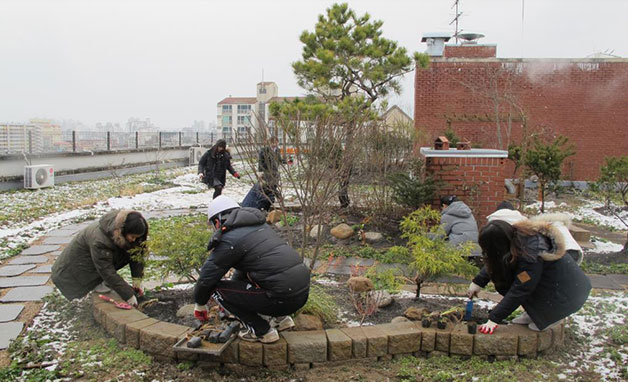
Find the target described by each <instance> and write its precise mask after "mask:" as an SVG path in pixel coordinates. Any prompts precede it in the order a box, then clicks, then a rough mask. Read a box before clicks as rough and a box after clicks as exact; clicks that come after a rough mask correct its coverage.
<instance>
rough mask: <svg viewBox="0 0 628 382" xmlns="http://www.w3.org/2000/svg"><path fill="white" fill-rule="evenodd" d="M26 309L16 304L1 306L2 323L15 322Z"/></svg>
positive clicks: (0, 317)
mask: <svg viewBox="0 0 628 382" xmlns="http://www.w3.org/2000/svg"><path fill="white" fill-rule="evenodd" d="M23 309H24V305H19V304H14V305H0V322H8V321H13V320H15V319H16V318H17V317H18V316H19V315H20V313H22V310H23Z"/></svg>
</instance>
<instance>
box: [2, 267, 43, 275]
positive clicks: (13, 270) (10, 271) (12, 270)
mask: <svg viewBox="0 0 628 382" xmlns="http://www.w3.org/2000/svg"><path fill="white" fill-rule="evenodd" d="M33 268H35V265H33V264H24V265H7V266H6V267H2V268H0V276H17V275H21V274H22V273H24V272H26V271H28V270H30V269H33Z"/></svg>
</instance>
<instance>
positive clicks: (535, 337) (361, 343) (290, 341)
mask: <svg viewBox="0 0 628 382" xmlns="http://www.w3.org/2000/svg"><path fill="white" fill-rule="evenodd" d="M108 295H109V296H110V297H112V298H114V299H116V300H118V301H120V300H121V299H120V297H119V296H118V295H117V294H116V293H115V292H110V293H109V294H108ZM92 304H93V308H92V309H93V311H92V313H93V316H94V319H95V320H96V321H97V322H98V323H99V324H100V325H101V326H102V327H103V328H105V330H106V331H107V332H108V333H109V334H111V335H112V336H113V337H115V338H116V339H117V340H118V341H119V342H121V343H126V344H127V345H129V346H132V347H134V348H137V349H140V350H142V351H144V352H146V353H149V354H151V355H153V356H154V357H155V358H156V359H158V360H164V361H169V360H171V361H198V363H199V365H200V366H205V367H220V366H224V367H236V365H237V367H240V365H243V366H253V367H267V368H269V369H287V368H290V367H292V368H294V369H298V370H301V369H309V368H311V367H319V366H325V365H338V364H349V363H350V362H355V361H356V360H366V361H370V362H372V361H382V360H390V359H394V358H399V357H404V356H409V355H412V356H415V357H428V358H430V357H435V356H460V357H471V356H479V357H483V358H487V359H488V358H491V359H497V360H505V359H517V358H519V357H522V358H536V357H537V356H538V355H543V354H548V353H552V352H554V351H555V350H556V349H557V348H560V347H562V345H563V343H564V338H565V325H564V321H563V323H561V324H560V325H558V326H556V327H554V328H552V329H550V330H547V331H543V332H534V331H532V330H530V329H528V328H527V327H526V326H523V325H514V324H512V325H504V326H500V327H499V329H498V331H497V332H496V333H495V334H491V335H486V334H481V333H476V334H468V332H467V325H466V324H464V323H458V324H456V325H453V324H449V325H448V326H447V328H446V329H436V328H434V327H431V328H423V327H421V322H419V321H409V322H400V323H390V324H382V325H374V326H363V327H354V328H341V329H327V330H314V331H299V332H283V333H281V339H280V340H279V341H278V342H276V343H273V344H262V343H259V342H245V341H240V340H237V339H236V340H235V341H233V342H232V343H231V345H229V347H227V349H226V350H225V352H224V353H223V354H222V355H221V356H219V357H216V356H209V355H204V354H194V353H176V352H174V350H173V345H174V344H175V343H176V342H177V341H178V340H179V339H181V338H183V337H184V336H185V334H187V333H188V332H190V331H191V330H192V329H191V328H189V327H187V326H183V325H177V324H172V323H168V322H163V321H159V320H156V319H154V318H150V317H148V316H147V315H146V314H144V313H142V312H140V311H138V310H135V309H133V310H121V309H117V308H116V307H115V306H114V305H113V304H111V303H108V302H105V301H103V300H101V299H100V298H98V296H97V295H96V294H93V295H92Z"/></svg>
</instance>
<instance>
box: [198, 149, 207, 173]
mask: <svg viewBox="0 0 628 382" xmlns="http://www.w3.org/2000/svg"><path fill="white" fill-rule="evenodd" d="M208 159H209V150H207V151H205V154H203V156H201V159H199V161H198V174H205V168H207V161H208Z"/></svg>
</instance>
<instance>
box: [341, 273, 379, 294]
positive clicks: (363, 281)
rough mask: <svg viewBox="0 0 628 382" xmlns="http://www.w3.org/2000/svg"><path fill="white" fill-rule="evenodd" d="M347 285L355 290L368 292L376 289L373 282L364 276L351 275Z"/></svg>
mask: <svg viewBox="0 0 628 382" xmlns="http://www.w3.org/2000/svg"><path fill="white" fill-rule="evenodd" d="M347 286H348V287H349V289H351V290H353V291H354V292H368V291H371V290H373V289H375V286H374V285H373V282H372V281H371V280H370V279H368V278H366V277H362V276H356V277H351V278H350V279H349V280H347Z"/></svg>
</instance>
